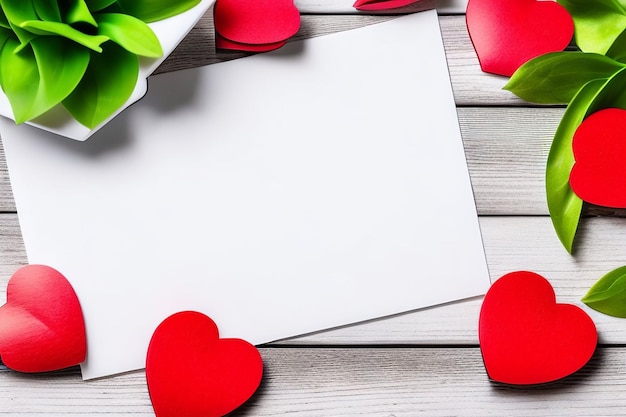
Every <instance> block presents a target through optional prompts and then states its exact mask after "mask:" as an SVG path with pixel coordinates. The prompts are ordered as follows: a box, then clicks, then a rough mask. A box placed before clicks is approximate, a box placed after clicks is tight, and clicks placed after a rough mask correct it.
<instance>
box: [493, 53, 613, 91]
mask: <svg viewBox="0 0 626 417" xmlns="http://www.w3.org/2000/svg"><path fill="white" fill-rule="evenodd" d="M624 67H625V65H624V64H622V63H620V62H617V61H615V60H613V59H610V58H607V57H606V56H604V55H600V54H595V53H584V52H553V53H548V54H544V55H540V56H538V57H537V58H534V59H531V60H530V61H527V62H526V63H525V64H523V65H522V66H521V67H520V68H518V69H517V71H515V73H514V74H513V76H512V77H511V79H510V80H509V82H508V83H507V84H506V85H505V86H504V89H505V90H509V91H511V92H512V93H514V94H515V95H517V96H518V97H520V98H522V99H524V100H526V101H530V102H534V103H542V104H561V103H563V104H564V103H568V102H569V101H570V100H571V99H572V98H573V97H574V95H576V93H577V92H578V91H579V90H580V89H581V88H582V86H583V85H585V84H587V83H588V82H589V81H591V80H595V79H598V78H609V77H610V76H611V75H613V74H614V73H616V72H617V71H619V70H621V69H622V68H624Z"/></svg>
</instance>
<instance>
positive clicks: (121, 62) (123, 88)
mask: <svg viewBox="0 0 626 417" xmlns="http://www.w3.org/2000/svg"><path fill="white" fill-rule="evenodd" d="M138 74H139V60H138V58H137V56H136V55H134V54H132V53H130V52H128V51H126V50H125V49H123V48H122V47H121V46H119V45H117V44H115V43H111V42H109V43H107V44H106V47H105V48H104V51H103V52H102V54H97V53H92V54H91V61H90V62H89V67H88V68H87V72H85V76H84V77H83V79H82V80H81V82H80V84H78V87H76V89H75V90H74V91H73V92H72V94H70V95H69V96H68V97H67V98H66V99H65V100H64V101H63V105H64V106H65V108H66V109H67V110H68V111H69V112H70V113H71V114H72V116H74V118H75V119H76V120H78V121H79V122H80V123H82V124H83V125H85V126H87V127H88V128H90V129H93V128H95V127H96V126H98V125H99V124H101V123H102V122H104V121H105V120H106V119H107V118H109V116H111V115H112V114H113V113H115V112H116V111H117V109H119V108H120V107H121V106H122V105H123V104H124V103H125V102H126V101H127V100H128V98H129V97H130V95H131V94H132V92H133V90H134V89H135V84H136V83H137V76H138Z"/></svg>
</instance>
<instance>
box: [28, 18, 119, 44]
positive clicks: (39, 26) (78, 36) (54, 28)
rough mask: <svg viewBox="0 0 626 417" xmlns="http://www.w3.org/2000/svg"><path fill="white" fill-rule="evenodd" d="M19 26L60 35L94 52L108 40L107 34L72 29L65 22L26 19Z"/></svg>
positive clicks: (30, 30) (34, 31) (37, 32)
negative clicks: (94, 33)
mask: <svg viewBox="0 0 626 417" xmlns="http://www.w3.org/2000/svg"><path fill="white" fill-rule="evenodd" d="M20 27H21V28H22V29H26V30H28V31H29V32H31V33H34V34H36V35H58V36H62V37H64V38H67V39H70V40H73V41H74V42H76V43H78V44H80V45H83V46H85V47H87V48H89V49H92V50H94V51H96V52H102V47H101V46H100V45H101V44H102V43H104V42H106V41H108V40H109V38H108V37H107V36H103V35H88V34H86V33H83V32H81V31H79V30H76V29H74V28H73V27H71V26H70V25H68V24H66V23H59V22H43V21H41V20H28V21H26V22H23V23H22V24H21V25H20Z"/></svg>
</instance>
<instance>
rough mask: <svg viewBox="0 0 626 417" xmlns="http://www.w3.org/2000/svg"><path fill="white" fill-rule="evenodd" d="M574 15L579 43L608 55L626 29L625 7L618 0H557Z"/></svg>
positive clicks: (589, 49)
mask: <svg viewBox="0 0 626 417" xmlns="http://www.w3.org/2000/svg"><path fill="white" fill-rule="evenodd" d="M557 1H558V2H559V3H560V4H561V5H562V6H563V7H565V8H566V9H567V11H568V12H569V13H570V14H571V15H572V18H573V19H574V25H575V34H574V38H575V40H576V45H578V47H579V48H580V49H581V50H582V51H583V52H596V53H598V54H605V53H606V52H607V51H608V50H609V48H610V47H611V45H613V42H614V41H615V40H616V39H617V37H618V36H619V35H620V34H621V33H622V32H623V31H624V29H626V10H625V9H624V6H623V5H622V4H621V3H620V2H619V1H618V0H594V1H589V0H557Z"/></svg>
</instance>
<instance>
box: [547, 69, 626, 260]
mask: <svg viewBox="0 0 626 417" xmlns="http://www.w3.org/2000/svg"><path fill="white" fill-rule="evenodd" d="M608 107H617V108H623V109H626V69H622V70H620V71H618V72H617V73H615V74H614V75H613V76H611V78H609V79H608V80H602V79H598V80H592V81H590V82H588V83H587V84H585V85H584V86H583V88H582V89H581V90H580V91H579V92H578V94H576V96H574V98H573V99H572V101H571V102H570V104H569V105H568V106H567V109H566V110H565V114H564V115H563V118H562V119H561V122H560V123H559V127H558V128H557V131H556V134H555V135H554V140H553V141H552V146H551V147H550V152H549V154H548V162H547V165H546V196H547V201H548V210H549V211H550V218H551V219H552V224H553V226H554V229H555V231H556V234H557V236H558V237H559V240H560V241H561V243H562V244H563V246H564V247H565V249H567V251H568V252H569V253H572V247H573V243H574V236H575V234H576V229H577V228H578V223H579V221H580V214H581V211H582V200H581V199H580V198H579V197H578V196H577V195H576V194H574V192H573V191H572V189H571V187H570V185H569V175H570V172H571V170H572V166H573V165H574V154H573V151H572V138H573V137H574V133H575V132H576V129H578V126H580V124H581V123H582V121H583V120H584V119H585V118H586V117H587V116H589V115H590V114H592V113H594V112H596V111H598V110H601V109H604V108H608Z"/></svg>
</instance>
